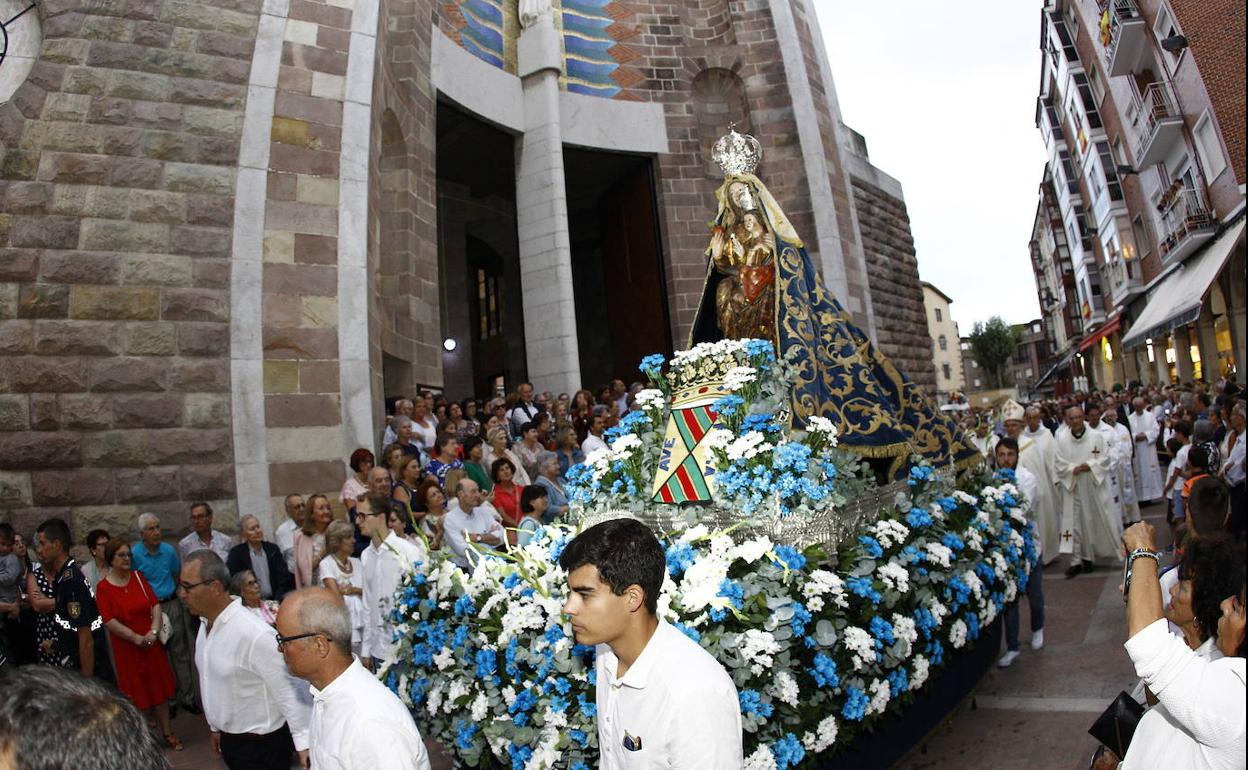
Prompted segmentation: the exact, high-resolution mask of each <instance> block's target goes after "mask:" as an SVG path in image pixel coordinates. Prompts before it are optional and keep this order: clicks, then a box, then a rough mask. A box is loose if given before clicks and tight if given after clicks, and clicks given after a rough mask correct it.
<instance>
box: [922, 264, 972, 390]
mask: <svg viewBox="0 0 1248 770" xmlns="http://www.w3.org/2000/svg"><path fill="white" fill-rule="evenodd" d="M952 303H953V300H952V299H951V298H950V297H949V295H948V294H945V293H944V292H943V291H941V290H940V289H937V288H936V287H935V286H933V285H932V284H930V283H928V282H927V281H923V306H924V308H925V309H926V311H927V328H928V330H929V331H930V332H931V335H932V365H933V366H934V367H935V369H936V400H937V402H939V403H941V404H946V403H948V402H949V396H950V395H951V394H953V393H958V392H961V391H962V390H964V389H966V385H967V383H966V378H965V376H964V375H963V368H962V367H963V363H962V345H961V339H962V338H961V337H960V336H959V335H958V324H957V322H955V321H954V320H953V316H952V315H951V314H950V305H951V304H952Z"/></svg>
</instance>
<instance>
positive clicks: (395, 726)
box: [277, 588, 429, 770]
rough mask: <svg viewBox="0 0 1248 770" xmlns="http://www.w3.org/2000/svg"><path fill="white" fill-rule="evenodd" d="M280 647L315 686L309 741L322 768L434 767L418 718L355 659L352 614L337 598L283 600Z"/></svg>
mask: <svg viewBox="0 0 1248 770" xmlns="http://www.w3.org/2000/svg"><path fill="white" fill-rule="evenodd" d="M277 646H278V649H280V650H281V651H282V655H283V656H284V657H285V659H286V668H288V669H289V670H290V673H292V674H294V675H295V676H297V677H299V678H300V679H306V680H308V682H309V683H311V685H312V698H313V702H314V706H313V708H312V723H311V727H310V736H309V743H310V744H311V746H310V752H311V759H312V767H314V768H317V770H354V768H367V769H368V770H429V755H428V753H427V752H426V751H425V744H424V742H423V741H421V738H420V731H419V730H418V729H416V724H415V723H414V722H413V721H412V715H411V713H410V712H409V711H408V710H407V709H406V708H405V707H404V706H403V703H402V702H401V701H400V700H399V699H398V696H396V695H395V694H394V693H393V692H391V691H390V690H389V689H387V688H386V686H385V685H384V684H382V683H381V682H380V681H378V680H377V678H376V677H374V676H373V675H372V674H370V673H368V671H366V670H365V669H364V667H363V666H362V665H360V662H359V661H358V660H355V659H354V658H353V657H352V655H351V615H350V613H348V612H347V607H346V605H345V604H343V603H342V599H340V598H339V596H338V594H337V593H334V592H332V591H330V590H328V589H326V588H304V589H302V590H299V591H296V592H294V593H293V594H291V595H290V596H288V597H287V598H286V600H285V601H284V602H282V609H281V611H279V612H278V613H277Z"/></svg>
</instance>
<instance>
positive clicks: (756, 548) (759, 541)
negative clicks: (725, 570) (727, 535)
mask: <svg viewBox="0 0 1248 770" xmlns="http://www.w3.org/2000/svg"><path fill="white" fill-rule="evenodd" d="M771 546H772V542H771V541H770V540H768V539H767V538H765V537H756V538H754V539H753V540H747V541H746V542H744V543H742V544H741V545H739V546H737V547H736V548H735V549H734V550H733V554H734V555H735V557H736V558H738V559H741V560H743V561H745V562H746V563H747V564H753V563H754V562H756V561H758V560H759V559H761V558H763V557H764V556H766V555H767V552H768V551H770V550H771Z"/></svg>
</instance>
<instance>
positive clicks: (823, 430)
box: [806, 416, 837, 446]
mask: <svg viewBox="0 0 1248 770" xmlns="http://www.w3.org/2000/svg"><path fill="white" fill-rule="evenodd" d="M806 430H808V431H809V432H811V433H818V434H820V435H822V436H823V438H824V440H825V441H827V442H828V443H829V444H831V445H832V446H836V436H837V430H836V426H835V425H833V424H832V421H831V420H829V419H828V418H827V417H819V416H815V417H808V418H806Z"/></svg>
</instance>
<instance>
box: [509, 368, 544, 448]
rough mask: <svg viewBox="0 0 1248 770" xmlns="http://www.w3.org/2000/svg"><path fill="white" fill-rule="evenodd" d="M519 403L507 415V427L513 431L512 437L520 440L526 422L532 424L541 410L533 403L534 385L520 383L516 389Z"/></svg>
mask: <svg viewBox="0 0 1248 770" xmlns="http://www.w3.org/2000/svg"><path fill="white" fill-rule="evenodd" d="M516 396H517V397H518V398H517V401H516V405H515V406H513V407H512V408H511V411H510V412H508V413H507V425H508V428H509V430H510V431H511V437H512V438H514V439H519V438H521V437H522V436H523V431H522V430H521V429H522V428H523V427H524V424H525V423H526V422H532V421H533V418H534V417H536V416H537V413H538V412H540V411H541V410H540V409H538V408H537V404H535V403H533V385H532V384H531V383H528V382H522V383H520V385H519V387H517V388H516Z"/></svg>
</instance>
